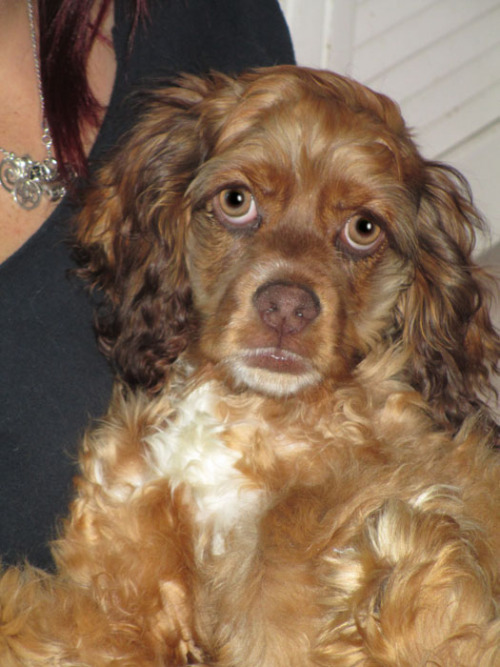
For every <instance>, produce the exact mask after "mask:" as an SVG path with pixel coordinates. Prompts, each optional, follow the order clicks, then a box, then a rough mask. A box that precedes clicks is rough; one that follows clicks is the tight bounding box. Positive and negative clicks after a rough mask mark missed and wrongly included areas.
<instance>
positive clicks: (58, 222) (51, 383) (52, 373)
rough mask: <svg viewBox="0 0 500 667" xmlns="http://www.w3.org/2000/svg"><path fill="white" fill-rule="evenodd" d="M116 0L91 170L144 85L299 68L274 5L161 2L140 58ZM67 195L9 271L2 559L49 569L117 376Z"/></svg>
mask: <svg viewBox="0 0 500 667" xmlns="http://www.w3.org/2000/svg"><path fill="white" fill-rule="evenodd" d="M126 7H127V3H125V2H124V0H116V2H115V24H116V25H115V29H114V34H113V37H114V44H115V51H116V56H117V63H118V65H117V73H116V80H115V85H114V89H113V93H112V97H111V101H110V106H109V109H108V111H107V114H106V117H105V120H104V123H103V125H102V128H101V131H100V132H99V135H98V137H97V140H96V143H95V145H94V147H93V150H92V153H91V155H90V164H91V171H92V170H93V169H95V167H96V165H98V164H99V161H100V160H101V159H102V158H103V157H104V156H105V154H106V151H107V150H109V148H111V147H112V146H114V145H115V144H116V143H117V141H118V140H119V138H120V136H121V135H122V134H123V132H124V131H125V130H127V129H128V128H129V127H130V125H131V123H132V122H133V119H134V117H133V114H132V112H131V109H132V106H131V104H130V102H129V101H128V100H129V98H130V94H131V92H132V91H134V90H136V89H137V88H138V87H143V86H145V85H149V83H148V82H154V83H156V82H157V80H158V79H159V78H162V77H165V76H172V75H174V74H176V73H179V72H193V73H203V72H206V71H208V70H211V69H212V70H220V71H225V72H229V73H237V72H239V71H241V70H244V69H247V68H249V67H257V66H265V65H273V64H277V63H291V62H293V52H292V47H291V43H290V38H289V34H288V30H287V28H286V26H285V24H284V21H283V17H282V15H281V12H280V9H279V6H278V4H277V2H275V0H151V2H150V10H149V19H148V20H147V21H145V23H144V24H143V25H141V26H140V28H139V30H138V32H137V33H136V37H135V40H134V42H133V46H132V49H131V50H130V49H129V41H128V40H129V34H130V28H131V25H130V16H129V13H128V11H127V9H126ZM74 212H75V208H74V206H73V207H72V205H71V202H70V201H69V198H68V197H67V198H66V199H65V200H63V202H62V203H61V204H60V205H59V206H58V208H57V209H56V210H55V211H54V213H53V214H52V215H51V216H50V217H49V218H48V219H47V220H46V221H45V223H44V225H43V226H42V227H41V228H40V229H39V230H38V232H37V233H35V234H34V235H33V236H32V237H31V238H30V239H29V240H28V241H27V242H26V243H25V244H24V245H23V247H22V248H20V249H19V250H18V251H17V252H16V253H15V254H14V255H12V256H11V257H10V258H8V259H7V260H6V261H5V262H4V263H3V264H1V265H0V326H1V329H0V554H1V558H2V560H3V562H4V563H11V562H18V561H19V560H22V559H25V558H27V559H28V560H29V561H30V562H31V563H32V564H35V565H38V566H39V567H45V568H50V567H51V566H52V561H51V557H50V551H49V547H48V542H49V541H50V539H53V538H54V537H55V536H56V529H57V518H58V517H61V516H64V515H65V514H66V512H67V506H68V501H69V499H70V497H71V486H72V478H73V476H74V475H75V472H76V465H75V464H76V452H77V447H78V442H79V440H80V438H81V436H82V433H83V431H84V429H85V428H86V427H87V426H88V424H89V423H90V421H91V420H92V418H96V417H98V416H99V415H101V414H102V413H103V412H104V411H105V408H106V405H107V402H108V400H109V396H110V391H111V384H112V374H111V371H110V369H109V367H108V364H107V362H106V360H105V359H104V358H103V357H102V356H101V355H100V353H99V352H98V350H97V347H96V342H95V337H94V333H93V329H92V306H91V303H90V301H89V298H88V296H87V294H86V292H85V290H84V289H83V287H82V285H80V284H79V283H78V281H77V280H76V279H74V278H70V277H68V273H69V272H70V270H71V269H73V268H74V264H73V262H72V259H71V251H70V245H69V243H68V242H67V237H68V229H69V224H68V223H69V219H70V218H71V217H72V216H73V215H74Z"/></svg>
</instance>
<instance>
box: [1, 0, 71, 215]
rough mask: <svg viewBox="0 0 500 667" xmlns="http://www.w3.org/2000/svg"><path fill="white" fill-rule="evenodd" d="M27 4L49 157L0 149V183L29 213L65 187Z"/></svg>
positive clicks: (54, 198) (30, 8) (55, 198)
mask: <svg viewBox="0 0 500 667" xmlns="http://www.w3.org/2000/svg"><path fill="white" fill-rule="evenodd" d="M27 3H28V17H29V23H30V35H31V45H32V48H33V57H34V60H35V71H36V78H37V83H38V95H39V98H40V104H41V109H42V142H43V144H44V145H45V150H46V152H47V157H46V158H45V160H43V161H42V162H39V161H38V160H33V159H32V158H31V157H30V156H29V155H23V156H21V157H20V156H18V155H16V154H15V153H13V152H12V151H6V150H5V149H4V148H2V147H0V152H1V153H2V154H3V156H4V157H3V160H2V162H1V163H0V184H1V185H2V187H3V188H5V190H7V192H10V193H11V195H12V198H13V200H14V201H15V202H16V203H17V204H19V206H20V207H21V208H23V209H25V210H27V211H30V210H32V209H34V208H36V207H37V206H38V204H39V203H40V200H41V199H42V196H43V195H45V196H46V197H48V198H49V200H50V201H52V202H57V201H59V200H60V199H62V197H64V195H65V193H66V188H65V186H64V183H63V180H62V178H61V177H60V175H59V171H58V165H57V160H56V159H55V158H54V157H53V155H52V137H51V136H50V130H49V126H48V123H47V119H46V118H45V99H44V97H43V90H42V75H41V71H40V60H39V56H38V45H37V38H36V29H35V18H34V14H33V5H32V0H27Z"/></svg>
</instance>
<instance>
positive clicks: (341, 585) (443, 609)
mask: <svg viewBox="0 0 500 667" xmlns="http://www.w3.org/2000/svg"><path fill="white" fill-rule="evenodd" d="M459 509H460V500H459V498H457V496H456V495H455V494H454V492H453V490H452V489H448V488H443V487H435V488H433V489H430V490H429V491H426V492H425V493H422V494H421V495H420V496H418V498H415V499H413V501H411V502H405V501H402V500H397V499H392V500H388V501H387V502H385V503H384V504H383V505H382V506H381V508H380V509H379V510H378V511H376V512H374V513H373V514H371V515H370V516H369V517H368V519H367V520H366V521H365V523H364V526H363V530H362V531H361V532H360V534H359V535H358V537H357V539H356V540H355V541H354V542H353V543H352V545H350V546H349V547H348V548H345V549H339V550H336V551H334V552H332V553H331V554H330V555H329V556H328V557H327V559H326V565H327V567H328V570H327V575H326V577H325V582H326V585H327V590H328V592H329V595H328V596H327V597H325V599H324V600H323V602H324V604H325V606H326V608H327V609H328V611H327V613H326V619H327V622H326V625H325V629H324V632H323V635H322V637H321V639H320V642H319V645H318V655H320V656H321V655H323V656H328V655H330V656H333V655H336V656H337V658H338V659H340V661H338V662H337V661H336V662H335V664H339V665H354V664H363V665H365V664H366V665H368V664H383V665H387V666H391V665H394V666H396V665H397V666H398V667H402V666H403V665H405V666H406V665H407V666H408V667H410V666H411V667H415V666H416V665H427V664H433V665H442V666H445V665H452V664H453V665H454V666H456V667H458V666H461V665H463V666H464V667H465V666H466V665H467V666H468V667H470V665H471V664H474V665H485V667H486V666H488V667H489V666H490V665H491V667H493V665H494V664H499V663H498V662H496V661H497V660H498V659H499V656H500V648H498V647H500V642H499V638H500V627H497V629H495V627H496V626H495V625H494V618H495V613H496V611H495V610H496V605H495V602H494V593H493V586H494V574H493V571H492V562H491V556H490V555H489V554H488V550H487V546H486V545H485V544H483V542H482V535H481V532H480V530H479V529H478V528H477V526H475V525H474V524H473V523H472V522H470V521H467V520H465V519H463V518H460V519H458V518H457V517H458V516H460V513H459V511H458V510H459ZM455 510H457V512H456V513H455ZM497 623H500V622H497ZM341 656H345V657H341ZM471 659H472V662H471ZM357 660H362V661H361V662H359V663H358V662H357ZM371 661H373V662H371ZM319 662H320V664H323V663H322V659H320V661H319ZM324 664H327V662H325V663H324Z"/></svg>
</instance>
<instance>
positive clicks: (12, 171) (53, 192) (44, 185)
mask: <svg viewBox="0 0 500 667" xmlns="http://www.w3.org/2000/svg"><path fill="white" fill-rule="evenodd" d="M0 184H1V185H2V187H3V188H5V190H7V192H10V193H11V194H12V198H13V199H14V201H15V202H16V203H17V204H18V205H19V206H20V207H21V208H23V209H24V210H26V211H31V210H33V209H34V208H36V207H37V206H38V205H39V203H40V200H41V199H42V195H44V194H45V195H46V196H47V197H48V198H49V199H50V201H52V202H57V201H59V200H60V199H61V198H62V197H63V196H64V194H65V192H66V188H65V187H64V185H63V183H62V181H61V180H60V179H59V174H58V173H57V162H56V161H55V160H54V159H53V158H49V159H46V160H44V162H38V161H36V160H32V159H31V158H30V156H29V155H23V156H22V157H17V156H16V155H14V154H12V153H11V154H10V155H8V156H7V157H5V158H4V159H3V160H2V162H1V163H0Z"/></svg>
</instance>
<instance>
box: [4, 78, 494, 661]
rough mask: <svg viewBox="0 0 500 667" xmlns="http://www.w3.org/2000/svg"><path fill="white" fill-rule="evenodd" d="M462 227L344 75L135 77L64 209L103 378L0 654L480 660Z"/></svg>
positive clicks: (437, 177) (8, 617) (470, 267)
mask: <svg viewBox="0 0 500 667" xmlns="http://www.w3.org/2000/svg"><path fill="white" fill-rule="evenodd" d="M226 195H227V198H225V197H226ZM482 224H483V223H482V221H481V219H480V216H479V215H478V213H477V211H476V210H475V208H474V205H473V203H472V198H471V195H470V192H469V190H468V186H467V184H466V182H465V180H464V179H463V177H462V176H461V175H460V174H458V173H457V172H456V171H455V170H453V169H452V168H450V167H447V166H445V165H442V164H438V163H435V162H429V161H426V160H424V159H423V158H422V157H421V156H420V154H419V153H418V151H417V149H416V147H415V144H414V143H413V140H412V138H411V135H410V133H409V131H408V129H407V128H406V126H405V124H404V122H403V120H402V118H401V115H400V112H399V109H398V107H397V106H396V105H395V104H394V103H393V102H392V101H391V100H389V99H388V98H386V97H384V96H382V95H379V94H377V93H375V92H373V91H371V90H369V89H367V88H365V87H363V86H361V85H360V84H358V83H356V82H354V81H351V80H349V79H346V78H343V77H340V76H337V75H335V74H332V73H328V72H322V71H314V70H308V69H303V68H297V67H277V68H269V69H266V70H262V71H256V72H251V73H247V74H244V75H242V76H240V77H238V78H230V77H227V76H224V75H219V74H216V73H214V74H212V75H211V76H210V77H206V78H203V79H202V78H197V77H192V76H185V77H182V78H181V79H180V80H179V81H178V82H177V84H176V85H175V86H171V87H169V88H164V89H159V90H155V91H153V92H151V93H150V94H149V95H148V98H147V103H146V108H145V113H144V115H143V117H142V120H141V122H140V123H139V124H138V126H137V127H136V128H135V129H134V130H133V132H132V133H131V135H130V137H129V138H128V140H127V142H126V143H125V144H124V145H123V147H122V148H121V149H120V150H119V151H118V153H117V155H116V156H115V157H114V158H113V159H112V160H111V161H110V163H109V164H108V165H106V166H104V168H103V169H102V171H101V174H100V176H99V180H98V183H97V184H96V185H95V187H93V189H92V190H91V192H90V193H89V196H88V199H87V202H86V205H85V207H84V209H83V212H82V214H81V216H80V219H79V229H78V251H79V255H80V259H81V261H82V263H83V266H84V268H83V269H82V275H83V276H84V277H85V278H86V279H87V280H88V281H89V283H90V284H91V285H92V286H93V287H95V288H98V289H99V290H101V291H102V295H103V305H102V307H101V309H100V312H99V313H98V319H97V330H98V335H99V340H100V344H101V347H102V349H103V350H104V351H105V353H106V354H107V355H108V356H109V357H110V358H111V359H112V360H113V362H114V363H115V365H116V368H117V370H118V372H119V373H120V375H121V381H119V382H118V383H117V386H116V390H115V393H114V397H113V400H112V403H111V406H110V409H109V412H108V414H107V416H106V418H105V419H104V420H103V422H102V424H100V425H99V426H97V427H96V428H94V429H93V430H92V431H90V432H89V433H88V435H87V436H86V438H85V441H84V443H83V446H82V450H81V456H80V462H81V475H80V476H79V478H78V479H77V482H76V498H75V500H74V502H73V505H72V508H71V513H70V516H69V517H68V519H67V521H66V522H65V525H64V528H63V531H62V535H61V538H60V539H59V540H58V541H57V542H56V543H55V544H54V547H53V549H54V556H55V559H56V562H57V566H58V571H57V574H55V575H46V574H43V573H40V572H37V571H36V570H32V569H30V568H29V567H27V568H24V569H15V568H13V569H10V570H7V571H6V572H5V573H4V575H3V577H2V578H1V579H0V662H1V664H2V665H7V666H10V665H13V666H18V665H60V666H63V665H64V666H65V667H68V666H73V667H75V666H77V665H78V666H81V665H89V666H92V667H100V666H101V665H102V666H104V665H109V666H111V665H113V666H125V665H141V666H142V665H144V666H145V667H149V666H151V667H153V666H155V667H157V666H159V665H189V664H191V665H195V664H196V665H214V666H215V665H218V666H220V667H236V666H241V667H255V666H256V665H259V666H262V667H266V666H269V667H271V666H272V667H280V666H283V667H285V666H286V667H294V666H297V667H299V666H300V667H304V666H306V665H311V666H313V665H316V666H327V665H328V666H330V665H331V666H334V665H335V666H342V667H350V666H361V665H363V666H366V667H368V666H375V665H384V666H387V667H392V666H393V667H396V666H397V667H402V666H404V665H407V666H408V667H410V666H411V667H417V666H421V667H423V666H424V665H439V666H442V667H449V666H451V665H453V666H463V667H470V665H478V666H480V667H493V666H494V665H498V664H499V663H500V617H499V604H500V576H499V575H500V571H499V562H500V561H499V556H500V509H499V508H500V465H499V455H498V451H497V446H498V428H497V426H496V424H495V422H494V419H493V418H492V416H491V414H490V412H489V409H488V407H487V405H488V403H490V404H491V402H492V401H494V400H495V397H496V396H495V393H494V389H493V387H492V384H491V378H492V377H493V375H494V374H495V372H496V371H497V363H498V357H499V351H500V340H499V338H498V334H497V332H496V331H495V329H494V327H493V325H492V324H491V321H490V318H489V314H488V309H489V300H490V296H489V293H490V289H491V283H490V280H489V278H488V276H487V275H486V274H485V273H484V272H483V271H482V270H481V269H480V268H479V267H478V266H476V264H475V263H474V261H473V259H472V252H473V248H474V241H475V236H476V233H477V232H478V231H479V230H480V229H481V228H482Z"/></svg>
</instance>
